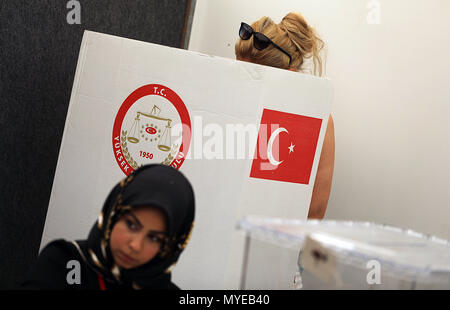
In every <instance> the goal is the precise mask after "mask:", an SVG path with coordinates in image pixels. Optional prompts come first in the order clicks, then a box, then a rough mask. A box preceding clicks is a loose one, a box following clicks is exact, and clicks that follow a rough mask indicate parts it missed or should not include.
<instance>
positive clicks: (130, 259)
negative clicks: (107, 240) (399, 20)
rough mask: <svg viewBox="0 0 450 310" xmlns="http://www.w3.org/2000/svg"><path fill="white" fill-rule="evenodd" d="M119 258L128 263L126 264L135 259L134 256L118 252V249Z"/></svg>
mask: <svg viewBox="0 0 450 310" xmlns="http://www.w3.org/2000/svg"><path fill="white" fill-rule="evenodd" d="M119 258H120V259H121V260H122V261H124V262H125V263H128V264H130V263H133V262H135V261H136V260H135V259H134V258H132V257H130V256H128V255H126V254H125V253H123V252H120V251H119Z"/></svg>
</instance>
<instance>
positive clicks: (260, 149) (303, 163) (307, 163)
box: [250, 109, 322, 184]
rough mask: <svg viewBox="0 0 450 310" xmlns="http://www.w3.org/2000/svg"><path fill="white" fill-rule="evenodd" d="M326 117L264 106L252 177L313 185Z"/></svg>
mask: <svg viewBox="0 0 450 310" xmlns="http://www.w3.org/2000/svg"><path fill="white" fill-rule="evenodd" d="M321 125H322V119H319V118H313V117H308V116H303V115H297V114H291V113H285V112H280V111H274V110H269V109H264V111H263V115H262V118H261V125H260V127H259V133H258V142H257V145H256V151H255V156H254V159H253V163H252V169H251V172H250V177H251V178H258V179H266V180H275V181H282V182H291V183H299V184H309V178H310V176H311V170H312V166H313V162H314V155H315V153H316V148H317V141H318V140H319V133H320V126H321Z"/></svg>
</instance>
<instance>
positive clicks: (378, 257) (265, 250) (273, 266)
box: [238, 217, 450, 289]
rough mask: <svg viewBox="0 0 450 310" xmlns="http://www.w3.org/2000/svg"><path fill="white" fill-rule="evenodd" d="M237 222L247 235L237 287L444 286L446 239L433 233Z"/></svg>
mask: <svg viewBox="0 0 450 310" xmlns="http://www.w3.org/2000/svg"><path fill="white" fill-rule="evenodd" d="M238 228H239V229H240V230H243V231H245V233H246V235H247V238H246V245H245V255H244V264H243V270H242V277H241V288H242V289H299V288H302V289H450V245H449V241H447V240H443V239H439V238H437V237H435V236H428V235H424V234H421V233H417V232H414V231H412V230H403V229H400V228H396V227H391V226H386V225H380V224H375V223H367V222H348V221H316V220H313V221H301V220H291V219H280V218H261V217H259V218H258V217H246V218H243V219H241V220H240V221H239V223H238ZM300 250H301V253H302V254H301V257H300V259H299V253H300ZM302 269H304V270H302ZM300 270H302V272H299V271H300ZM300 275H301V276H300Z"/></svg>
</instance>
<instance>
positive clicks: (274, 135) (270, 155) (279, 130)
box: [267, 128, 295, 166]
mask: <svg viewBox="0 0 450 310" xmlns="http://www.w3.org/2000/svg"><path fill="white" fill-rule="evenodd" d="M282 132H286V133H287V134H289V132H288V131H287V129H286V128H277V129H276V130H275V131H274V132H273V133H272V134H271V135H270V138H269V142H268V143H267V159H269V162H270V163H271V164H272V165H274V166H278V165H279V164H281V163H282V162H283V160H282V161H277V160H275V158H274V157H273V152H272V148H273V142H274V141H275V139H276V138H277V136H278V135H279V134H280V133H282ZM294 147H295V145H293V144H292V142H291V146H289V147H288V148H289V154H290V153H292V152H294Z"/></svg>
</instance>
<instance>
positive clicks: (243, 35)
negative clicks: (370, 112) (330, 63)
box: [235, 12, 334, 219]
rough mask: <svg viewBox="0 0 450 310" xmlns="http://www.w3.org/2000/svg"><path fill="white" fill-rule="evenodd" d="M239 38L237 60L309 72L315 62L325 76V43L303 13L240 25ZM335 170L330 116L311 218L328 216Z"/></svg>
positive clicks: (316, 181) (310, 209)
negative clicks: (277, 20) (323, 58)
mask: <svg viewBox="0 0 450 310" xmlns="http://www.w3.org/2000/svg"><path fill="white" fill-rule="evenodd" d="M239 37H240V38H239V40H238V41H237V42H236V45H235V53H236V59H237V60H241V61H248V62H252V63H257V64H260V65H266V66H271V67H276V68H281V69H286V70H291V71H297V72H306V71H307V68H305V60H308V59H312V64H313V67H314V73H313V74H314V75H318V76H322V74H323V69H324V68H323V61H322V59H321V56H320V55H319V54H320V52H321V50H322V49H323V47H324V42H323V41H322V40H321V39H320V38H319V36H318V35H317V34H316V31H315V30H314V29H313V28H312V27H311V26H309V25H308V23H307V22H306V20H305V18H304V17H303V16H302V15H301V14H300V13H293V12H291V13H289V14H287V15H286V16H285V17H284V18H283V19H282V21H281V22H280V23H279V24H276V23H275V22H274V21H273V20H272V19H270V18H269V17H267V16H264V17H262V18H260V19H259V20H257V21H255V22H254V23H252V24H251V25H248V24H246V23H241V28H240V29H239ZM333 170H334V124H333V118H332V117H331V115H330V117H329V119H328V123H327V130H326V133H325V139H324V142H323V147H322V153H321V155H320V161H319V167H318V171H317V176H316V180H315V183H314V189H313V193H312V198H311V204H310V207H309V213H308V218H309V219H322V218H323V217H324V215H325V212H326V209H327V204H328V198H329V197H330V191H331V183H332V178H333Z"/></svg>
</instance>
